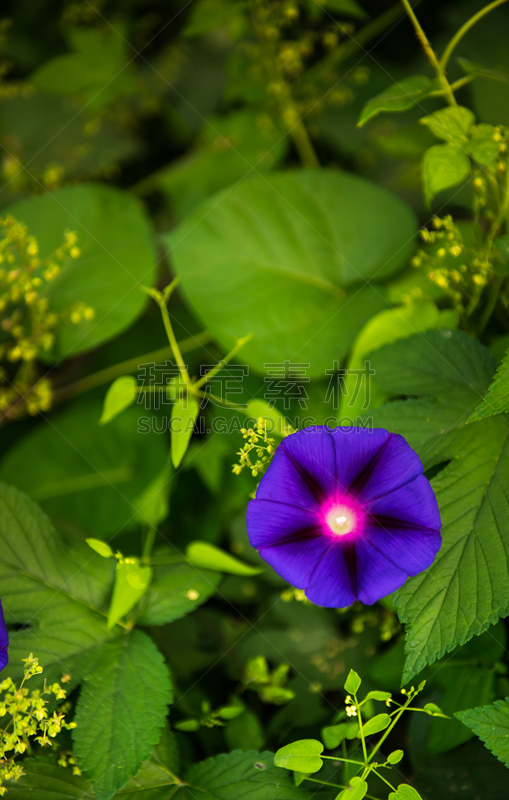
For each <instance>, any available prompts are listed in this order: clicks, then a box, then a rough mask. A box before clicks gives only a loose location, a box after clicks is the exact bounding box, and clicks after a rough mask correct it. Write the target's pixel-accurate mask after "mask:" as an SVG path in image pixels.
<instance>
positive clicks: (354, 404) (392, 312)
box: [339, 300, 440, 420]
mask: <svg viewBox="0 0 509 800" xmlns="http://www.w3.org/2000/svg"><path fill="white" fill-rule="evenodd" d="M439 323H440V312H439V310H438V308H437V306H436V305H435V303H433V302H432V301H431V300H424V301H418V302H411V303H407V304H405V305H402V306H399V307H398V308H389V309H386V310H385V311H380V312H379V313H378V314H375V316H374V317H372V318H371V319H370V320H369V322H367V323H366V325H365V326H364V328H363V329H362V330H361V332H360V333H359V335H358V336H357V338H356V340H355V342H354V345H353V348H352V353H351V355H350V359H349V361H348V366H347V373H346V376H345V382H344V389H343V394H342V397H341V407H340V411H339V416H340V418H341V417H344V416H347V417H348V418H351V419H354V420H355V419H356V417H357V416H358V415H359V414H360V413H361V412H362V411H365V410H367V408H373V407H376V406H379V405H381V404H382V403H383V402H385V401H386V400H387V398H388V397H389V393H388V392H385V391H384V390H383V389H381V387H380V386H379V385H378V384H377V383H376V376H374V379H373V380H372V379H371V376H370V377H368V376H367V373H366V374H365V375H361V371H362V370H363V369H364V362H365V360H366V357H367V356H368V355H369V354H370V353H371V352H372V351H373V350H378V349H379V348H380V347H381V346H382V345H384V344H389V343H392V342H395V341H397V340H398V339H403V338H405V337H408V336H412V335H413V334H415V333H417V332H419V331H425V330H430V329H433V328H437V327H439Z"/></svg>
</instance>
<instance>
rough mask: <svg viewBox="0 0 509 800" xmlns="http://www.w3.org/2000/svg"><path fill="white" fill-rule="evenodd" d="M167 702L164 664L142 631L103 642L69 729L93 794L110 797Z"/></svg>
mask: <svg viewBox="0 0 509 800" xmlns="http://www.w3.org/2000/svg"><path fill="white" fill-rule="evenodd" d="M171 702H172V690H171V683H170V679H169V676H168V670H167V668H166V666H165V664H164V661H163V657H162V656H161V654H160V653H159V651H158V650H157V648H156V646H155V644H154V643H153V642H152V640H151V639H149V637H148V636H146V634H144V633H142V632H141V631H137V630H135V631H132V632H131V633H130V634H128V635H126V636H124V637H122V638H121V639H119V640H117V641H116V642H112V643H108V644H105V645H103V647H102V648H101V649H100V651H99V653H98V657H97V660H96V662H95V665H94V671H93V672H91V673H90V674H89V675H88V676H87V679H86V680H85V683H84V685H83V687H82V689H81V692H80V696H79V699H78V703H77V706H76V715H75V721H76V723H77V727H76V728H75V729H74V730H73V740H74V752H75V754H76V757H77V758H78V763H79V765H80V768H81V769H82V770H83V772H84V773H85V775H86V776H87V777H88V779H89V780H90V781H91V783H92V784H93V786H94V790H95V793H96V795H97V798H98V800H109V798H111V797H113V795H114V794H115V791H117V790H118V789H121V788H122V787H123V786H124V785H125V783H126V782H127V781H128V779H129V778H130V777H132V776H133V775H136V773H137V772H138V771H139V769H140V767H141V765H142V764H143V762H144V761H145V760H146V759H148V757H149V756H150V753H151V751H152V748H153V747H154V745H155V744H157V742H158V741H159V738H160V736H161V728H162V727H163V725H164V722H165V719H166V714H167V710H168V705H169V703H171Z"/></svg>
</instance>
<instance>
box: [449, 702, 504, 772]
mask: <svg viewBox="0 0 509 800" xmlns="http://www.w3.org/2000/svg"><path fill="white" fill-rule="evenodd" d="M456 716H457V718H458V719H459V720H460V721H461V722H462V723H463V725H466V726H467V727H468V728H470V729H471V730H472V731H473V732H474V733H475V735H476V736H478V737H479V739H480V740H481V741H482V742H484V744H485V745H486V747H487V748H488V750H491V752H492V753H493V755H494V756H496V757H497V758H498V759H499V761H502V763H503V764H505V765H506V767H509V700H497V701H496V702H495V703H493V705H491V706H484V707H483V708H470V709H468V710H467V711H459V712H458V713H457V714H456Z"/></svg>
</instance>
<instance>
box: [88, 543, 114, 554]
mask: <svg viewBox="0 0 509 800" xmlns="http://www.w3.org/2000/svg"><path fill="white" fill-rule="evenodd" d="M86 542H87V544H88V546H89V547H91V548H92V550H95V552H96V553H99V555H100V556H102V557H103V558H112V557H113V556H114V555H115V553H114V552H113V550H112V549H111V547H110V546H109V544H106V542H103V541H101V539H86Z"/></svg>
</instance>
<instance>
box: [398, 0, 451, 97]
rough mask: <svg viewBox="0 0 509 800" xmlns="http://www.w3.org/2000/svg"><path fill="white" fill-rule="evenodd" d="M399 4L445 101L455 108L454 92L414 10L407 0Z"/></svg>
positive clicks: (402, 0)
mask: <svg viewBox="0 0 509 800" xmlns="http://www.w3.org/2000/svg"><path fill="white" fill-rule="evenodd" d="M401 2H402V3H403V5H404V7H405V9H406V12H407V14H408V16H409V17H410V20H411V22H412V25H413V26H414V29H415V32H416V34H417V38H418V39H419V42H420V43H421V46H422V49H423V50H424V52H425V54H426V56H427V57H428V60H429V62H430V64H431V66H432V67H433V69H434V70H435V72H436V73H437V78H438V80H439V81H440V83H441V84H442V87H443V90H444V94H445V96H446V97H447V100H448V101H449V103H450V105H451V106H456V105H457V103H456V98H455V97H454V92H453V91H452V89H451V85H450V83H449V81H448V80H447V78H446V77H445V72H444V68H443V66H442V64H441V63H440V61H439V60H438V58H437V56H436V53H435V51H434V50H433V48H432V46H431V44H430V42H429V39H428V37H427V36H426V34H425V33H424V30H423V28H422V25H421V23H420V22H419V20H418V19H417V17H416V16H415V14H414V10H413V8H412V6H411V5H410V2H409V0H401Z"/></svg>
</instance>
